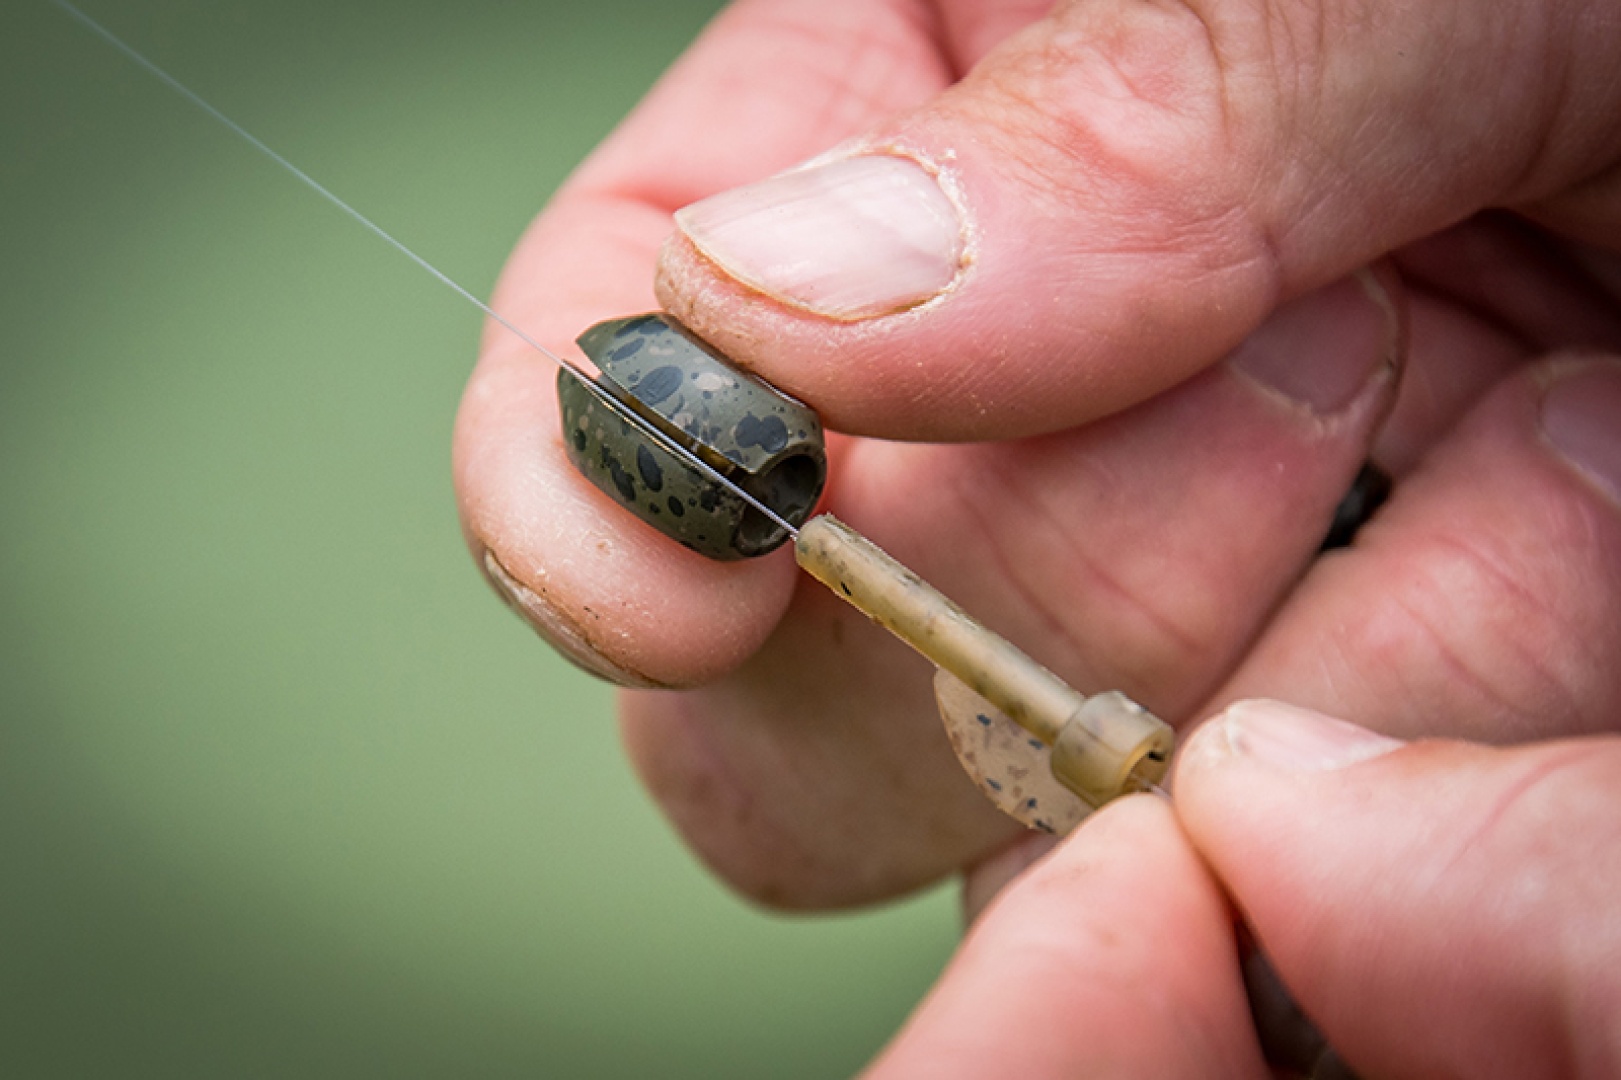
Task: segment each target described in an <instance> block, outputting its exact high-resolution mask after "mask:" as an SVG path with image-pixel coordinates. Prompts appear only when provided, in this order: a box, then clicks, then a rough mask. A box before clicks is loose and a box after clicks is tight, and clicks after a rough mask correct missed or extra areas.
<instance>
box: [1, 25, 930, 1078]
mask: <svg viewBox="0 0 1621 1080" xmlns="http://www.w3.org/2000/svg"><path fill="white" fill-rule="evenodd" d="M85 2H86V5H87V7H88V8H89V10H91V11H92V12H93V13H94V14H96V15H98V16H99V17H102V18H104V19H105V20H106V21H107V22H108V23H109V24H110V25H112V27H113V28H114V29H115V30H116V31H118V32H119V33H121V34H124V35H125V36H127V38H128V39H129V40H131V41H132V42H133V43H134V44H136V45H137V46H138V47H139V48H141V49H143V50H145V51H147V52H148V53H149V54H150V55H151V56H152V57H153V58H154V59H156V60H157V61H158V62H160V63H161V64H163V65H165V66H167V67H168V68H170V69H171V70H172V71H174V72H175V73H176V74H177V75H178V76H179V77H181V78H182V79H183V80H185V81H187V82H189V83H191V84H193V86H194V87H195V88H196V89H198V90H199V91H201V92H202V93H203V94H204V95H205V96H207V97H209V98H211V99H212V100H213V101H214V102H215V103H216V104H218V105H219V106H221V107H222V108H224V109H225V110H226V111H227V112H229V113H231V114H232V115H234V116H235V117H236V118H238V119H239V120H240V121H242V122H243V123H244V124H245V125H247V126H248V127H249V128H250V129H251V130H253V131H255V132H256V133H257V134H259V135H260V136H262V137H263V138H265V139H266V140H267V141H269V142H270V143H271V144H272V145H274V146H276V147H278V148H279V149H281V150H282V151H283V152H285V153H286V154H287V155H288V156H289V157H290V158H292V159H293V160H294V161H296V162H298V163H300V164H301V165H303V166H305V167H306V168H308V169H309V170H310V171H311V172H313V173H314V174H316V175H317V176H318V177H320V178H322V179H323V180H324V181H325V182H327V183H328V184H330V186H332V187H333V188H334V189H336V190H337V191H339V192H340V193H343V194H344V195H345V196H347V197H348V198H350V199H351V200H352V201H353V202H355V203H356V204H357V205H359V206H360V207H362V208H363V209H364V210H366V211H367V212H368V213H371V214H373V215H374V216H375V217H376V218H377V219H378V220H380V221H381V222H382V223H384V224H385V225H386V226H388V227H391V228H394V229H396V230H397V231H398V232H399V233H400V234H401V235H402V236H403V237H405V238H406V239H407V241H408V242H410V243H412V244H414V245H416V246H417V247H418V248H419V249H420V250H421V251H422V252H424V253H425V254H426V255H427V256H428V257H429V258H430V259H432V260H434V261H436V262H437V263H439V264H440V265H441V266H442V267H443V268H445V269H446V270H447V271H449V272H450V273H451V274H452V275H453V276H456V277H458V278H459V279H460V280H461V281H462V282H463V283H464V284H466V285H467V286H469V287H470V288H471V289H473V290H474V291H475V292H479V293H487V292H488V290H489V287H490V285H491V284H492V282H493V281H494V277H495V274H496V272H497V270H498V268H499V266H500V264H501V261H502V259H503V258H504V256H505V253H506V251H507V249H508V247H509V246H510V245H511V243H512V241H513V240H514V238H515V237H516V236H517V234H518V232H519V231H520V230H521V228H522V227H523V225H524V224H525V222H526V221H527V220H528V219H529V217H530V216H531V215H532V214H533V213H534V212H535V210H536V209H538V207H539V206H540V205H541V203H542V202H543V201H544V200H545V198H546V196H547V194H548V193H549V192H550V191H551V189H552V188H553V187H554V186H555V185H556V184H557V183H558V182H559V181H560V180H561V179H562V177H563V176H564V175H565V173H566V172H567V170H568V169H569V167H570V166H571V165H572V164H573V163H574V162H575V161H577V160H578V159H579V158H580V157H581V156H582V155H583V154H584V153H586V151H587V150H588V149H589V148H590V147H591V146H592V145H593V144H594V143H595V142H596V141H597V140H598V139H599V138H600V137H601V136H602V135H603V134H604V133H605V132H606V131H607V130H608V129H609V127H610V126H611V125H612V124H613V123H614V122H615V120H616V119H617V118H618V117H619V116H621V115H622V114H623V113H624V112H625V110H626V109H628V108H629V107H630V105H631V104H632V103H633V102H634V101H635V100H636V98H637V97H639V96H640V94H641V93H642V92H643V91H644V90H645V89H646V88H647V86H648V85H649V84H650V83H651V81H652V80H653V79H654V78H655V77H656V76H657V74H658V73H659V71H661V70H662V69H663V67H664V66H665V65H666V64H667V63H668V62H669V61H670V60H671V59H672V58H673V57H674V56H675V55H676V54H677V53H678V52H679V50H680V49H681V48H682V46H683V45H684V44H685V43H686V42H687V41H688V40H690V38H691V37H692V35H693V34H694V33H695V32H696V31H697V30H698V28H699V27H700V26H701V25H702V24H703V22H704V20H705V19H706V18H707V17H708V16H709V15H710V14H711V13H712V11H713V8H714V5H713V4H711V3H694V2H688V0H676V2H668V0H667V2H660V3H643V2H632V0H607V2H603V0H598V2H596V3H593V4H591V5H589V6H585V5H575V4H568V3H564V2H562V0H554V2H552V3H531V4H506V3H484V2H474V3H468V2H450V0H445V2H442V3H433V4H430V3H421V2H416V3H400V2H390V3H383V2H348V0H345V2H341V3H339V2H334V0H252V2H209V3H204V2H202V0H147V2H145V3H143V4H141V5H138V6H135V5H121V4H116V3H112V2H99V3H98V2H94V0H85ZM5 8H6V11H5V14H4V15H3V16H0V87H3V93H0V147H3V150H0V154H3V156H0V334H3V341H4V349H3V352H0V1075H4V1076H7V1077H12V1076H17V1077H59V1076H61V1077H66V1076H117V1077H126V1076H165V1077H182V1076H242V1077H246V1076H291V1075H296V1076H323V1075H332V1076H354V1075H387V1076H450V1075H456V1076H501V1075H527V1076H579V1077H620V1076H660V1077H680V1076H692V1077H726V1076H761V1075H772V1076H787V1077H825V1076H837V1075H842V1074H845V1073H848V1072H851V1071H853V1070H854V1069H856V1068H857V1067H859V1065H860V1063H861V1062H863V1061H864V1060H865V1059H866V1058H867V1057H868V1056H869V1055H870V1054H872V1053H873V1052H874V1051H875V1050H876V1049H877V1048H878V1047H879V1046H880V1045H881V1043H882V1041H883V1039H884V1038H885V1037H886V1035H887V1034H888V1033H889V1032H890V1031H891V1030H893V1028H894V1027H895V1026H896V1025H897V1024H898V1023H899V1022H900V1021H901V1020H902V1018H903V1017H904V1015H905V1013H906V1012H907V1010H908V1009H909V1008H910V1006H911V1005H912V1003H913V1002H914V1001H915V1000H916V999H917V998H918V997H919V995H920V994H921V993H922V992H923V991H924V989H925V988H926V986H927V984H928V982H929V981H930V979H931V978H932V977H933V975H934V974H935V972H936V971H937V970H938V968H939V966H940V964H941V963H942V961H943V960H944V958H945V956H946V955H947V954H948V952H949V950H950V948H951V945H952V943H953V941H954V939H955V936H956V916H955V910H954V898H953V897H952V896H951V895H949V892H948V891H946V890H940V891H937V892H935V893H933V894H931V895H929V896H926V897H923V898H921V899H919V900H916V901H913V902H910V903H907V904H903V905H899V906H896V907H892V908H889V909H886V910H883V911H879V912H874V913H869V914H865V915H860V916H844V917H838V918H826V919H804V918H801V919H786V918H781V917H776V916H771V915H766V914H762V913H759V912H757V911H753V910H751V909H749V908H748V907H746V906H745V905H743V904H742V903H741V902H739V901H738V900H736V899H735V898H733V897H731V896H730V895H729V894H727V893H726V892H725V891H724V890H723V889H722V888H721V887H720V886H719V885H718V884H716V883H715V882H713V881H711V880H710V879H708V878H707V877H706V876H705V875H704V873H703V872H702V871H701V870H699V869H698V868H697V867H696V866H695V865H694V864H693V862H692V860H691V859H690V857H689V856H688V855H687V854H686V853H685V851H684V850H683V849H682V848H681V847H680V844H679V842H678V841H677V840H676V839H675V837H674V836H673V835H672V834H671V832H670V831H669V830H668V829H667V828H666V827H665V826H664V824H663V823H662V822H661V821H660V820H659V818H658V816H657V814H656V812H655V811H654V810H653V809H652V808H651V806H650V805H649V803H648V801H647V800H646V799H645V798H644V797H643V795H642V794H641V793H640V792H639V791H638V790H637V788H636V786H635V784H634V782H633V780H632V778H631V776H630V775H629V772H628V769H627V768H626V766H625V765H624V763H623V762H622V761H621V759H620V756H619V753H618V749H617V746H616V741H615V735H614V731H613V725H612V722H611V717H610V703H609V695H608V692H607V691H606V690H605V689H604V688H603V687H601V686H599V685H597V684H595V683H593V682H592V681H590V680H589V679H587V678H585V677H584V676H581V675H578V674H576V673H575V672H574V671H573V670H572V669H570V668H568V667H566V666H565V665H564V664H562V663H561V662H560V661H557V660H556V659H554V658H553V657H552V656H551V655H550V654H549V653H548V652H547V651H546V650H545V649H544V648H543V647H542V646H541V645H540V644H539V643H538V642H537V641H536V640H535V639H534V638H533V637H532V636H531V635H530V634H529V633H528V631H527V630H525V628H524V627H522V626H521V625H520V624H519V623H518V622H517V621H516V620H515V619H514V618H513V617H512V616H511V615H509V614H508V613H507V612H506V611H505V610H504V609H503V608H502V607H501V606H500V605H499V604H498V603H497V602H496V601H495V599H494V598H493V597H492V596H491V595H489V593H488V591H487V589H486V588H485V586H484V585H483V584H482V582H481V581H480V580H479V578H478V577H477V575H476V574H475V572H474V570H473V568H472V566H471V564H470V561H469V560H468V558H467V557H466V555H465V553H464V551H463V549H462V546H461V542H460V539H459V537H458V534H457V528H456V520H455V512H454V507H453V503H452V496H451V489H450V478H449V465H448V455H449V449H448V447H449V438H450V428H451V421H452V417H453V414H454V410H455V406H456V399H457V395H458V393H459V392H460V389H461V385H462V382H463V379H464V378H465V375H466V372H467V369H468V366H469V363H470V360H471V357H472V354H473V350H474V342H475V337H476V334H477V332H478V326H479V318H478V316H477V314H476V313H475V312H474V311H472V310H471V309H470V308H468V307H467V306H465V305H464V304H463V303H462V302H461V301H459V300H457V299H455V298H454V297H453V296H452V295H451V294H450V293H448V292H447V291H445V290H444V289H443V288H442V287H441V286H439V285H437V284H435V283H434V282H432V281H431V280H430V279H429V278H427V277H426V276H425V275H423V274H422V273H421V272H420V271H419V270H417V269H415V268H414V267H412V266H411V265H409V264H408V263H407V262H406V261H405V260H403V259H402V258H400V257H399V256H397V255H395V254H394V253H392V252H391V251H389V250H388V249H387V248H385V247H384V246H383V245H382V244H381V243H380V242H378V241H376V240H375V239H374V238H372V237H370V236H368V235H367V234H365V233H363V232H362V231H361V230H360V229H358V228H357V227H355V226H353V225H351V224H349V223H348V222H346V221H345V220H344V219H342V218H341V217H340V216H339V215H338V214H337V212H336V211H334V210H332V209H331V208H329V207H327V206H325V205H323V204H322V203H320V202H318V201H317V200H316V199H315V197H314V196H312V195H311V194H310V193H308V192H307V191H305V190H304V189H302V188H300V187H298V186H297V185H296V184H295V183H294V182H292V181H291V180H290V179H289V178H288V177H287V176H286V175H284V174H283V173H281V172H279V171H277V170H275V169H274V168H273V167H272V166H270V165H269V164H268V163H266V162H265V161H264V160H263V159H261V158H259V157H258V156H256V155H255V154H254V153H253V152H252V151H251V150H249V149H247V148H246V147H245V146H243V145H242V144H240V143H238V142H236V141H234V140H233V139H232V138H231V137H230V136H228V135H227V134H225V133H224V132H223V131H222V130H221V129H220V128H218V127H217V126H215V125H214V124H213V123H212V122H211V121H208V120H207V119H205V118H204V117H203V116H202V115H201V114H200V113H199V112H197V110H195V109H194V108H192V107H191V106H189V105H187V104H185V103H184V102H183V101H181V100H180V99H178V98H177V97H175V96H174V95H173V94H172V93H171V92H170V91H168V90H167V89H165V88H163V87H162V86H161V85H159V84H157V83H156V82H154V81H153V80H152V79H151V78H150V77H148V76H146V75H145V74H143V73H141V72H140V71H139V70H138V69H136V68H135V67H133V66H132V65H131V64H130V63H129V62H128V61H126V60H124V59H122V58H121V57H119V56H118V55H117V54H115V53H113V52H112V51H111V50H110V49H109V48H108V47H107V46H105V45H104V44H102V43H101V42H99V41H97V40H96V39H94V38H92V37H91V36H90V35H89V34H88V33H87V32H86V31H84V30H83V29H81V28H80V27H78V26H77V25H75V24H74V23H72V22H70V21H69V20H68V19H67V18H66V17H64V16H63V15H61V14H60V13H58V12H56V11H55V10H54V9H51V8H49V7H48V6H47V5H46V4H45V3H44V0H7V2H6V4H5ZM581 256H582V258H587V257H589V252H582V253H581Z"/></svg>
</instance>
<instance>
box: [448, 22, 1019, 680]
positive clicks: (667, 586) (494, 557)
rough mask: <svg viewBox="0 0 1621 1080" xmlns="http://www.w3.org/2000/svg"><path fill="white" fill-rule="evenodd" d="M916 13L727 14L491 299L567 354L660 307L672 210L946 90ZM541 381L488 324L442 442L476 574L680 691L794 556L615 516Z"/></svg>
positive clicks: (753, 637) (558, 638)
mask: <svg viewBox="0 0 1621 1080" xmlns="http://www.w3.org/2000/svg"><path fill="white" fill-rule="evenodd" d="M987 10H990V9H987ZM913 15H914V12H913V10H912V8H911V6H910V5H909V4H907V3H900V2H896V3H874V2H868V0H859V2H833V3H827V2H823V0H778V2H775V3H748V4H742V5H739V6H737V7H735V8H732V9H728V10H727V11H726V12H724V13H723V14H722V15H721V16H720V17H719V18H718V19H717V20H716V21H715V23H714V24H713V25H712V26H711V27H710V29H709V30H708V31H707V32H706V33H705V34H704V36H703V37H702V38H701V39H700V40H699V41H698V42H697V43H696V44H695V45H694V46H693V47H692V49H691V50H689V52H688V54H687V55H686V56H685V57H683V59H682V60H681V61H680V62H679V63H678V64H677V65H676V67H675V68H674V69H673V70H672V71H671V72H670V73H669V74H668V75H667V76H666V77H665V78H664V79H663V80H661V82H660V83H659V85H658V86H657V87H656V88H655V89H654V91H653V92H652V93H651V94H650V95H649V96H648V98H647V100H646V101H645V102H644V103H643V104H642V105H641V106H640V107H639V108H638V109H637V110H636V111H635V113H633V114H632V116H631V117H630V118H628V119H627V120H626V122H625V123H624V125H622V127H621V128H620V130H619V131H618V132H616V133H615V135H614V136H613V137H611V138H610V139H609V140H608V141H607V143H605V144H604V146H603V147H601V148H600V149H599V150H598V151H597V152H596V153H595V154H593V156H592V157H591V159H590V160H589V161H588V162H587V163H586V164H585V165H584V166H582V168H581V169H580V170H579V172H578V173H577V174H576V175H575V176H574V177H573V178H571V179H570V181H569V182H568V184H566V185H565V187H564V189H563V190H562V191H561V192H560V193H559V194H558V196H557V197H556V199H555V200H554V201H553V203H552V204H551V205H550V206H549V207H548V208H547V210H546V211H545V212H544V213H543V214H542V215H541V216H540V218H539V219H538V220H537V221H536V222H535V223H534V225H533V226H532V227H531V228H530V230H529V231H528V232H527V233H526V234H525V236H524V238H523V240H522V241H521V243H520V244H519V246H518V248H517V250H516V251H515V252H514V254H513V256H512V259H511V261H510V262H509V264H508V266H507V268H506V270H505V272H504V273H503V275H502V278H501V283H500V285H499V287H498V288H497V290H496V295H495V297H494V298H493V305H494V307H495V308H496V310H498V311H500V312H502V313H503V315H504V316H505V317H506V318H507V319H508V320H509V321H511V322H514V323H516V324H517V325H519V326H521V327H523V328H524V329H525V331H526V332H527V333H528V334H529V336H530V337H532V338H534V339H535V340H537V341H539V342H541V343H542V344H544V345H546V346H547V347H549V348H551V349H553V350H554V351H557V352H559V353H562V354H565V355H569V354H572V346H571V344H570V343H571V341H572V339H573V338H574V337H575V336H576V335H577V334H579V333H580V332H581V331H583V330H584V329H585V328H586V327H588V326H590V325H591V324H593V323H594V322H597V321H599V320H601V319H605V318H609V317H613V316H619V315H624V314H627V313H633V312H637V311H646V310H648V309H650V308H653V307H654V306H656V300H655V299H654V296H653V293H652V287H651V268H652V266H653V262H654V258H655V254H656V252H657V250H658V246H659V244H660V242H661V241H662V240H663V239H664V237H665V236H666V235H667V234H668V232H669V228H670V216H669V215H670V212H671V211H672V210H673V209H674V208H675V207H676V206H679V205H681V203H683V202H686V201H690V200H691V199H693V198H697V197H698V196H700V195H703V194H707V193H709V192H711V191H714V190H716V189H718V188H721V187H725V186H728V185H730V184H735V183H739V182H741V181H743V180H746V179H752V178H755V177H757V176H760V175H763V174H765V173H769V172H772V171H775V170H777V169H780V168H782V167H785V166H786V165H788V164H789V163H791V162H793V161H795V160H798V159H799V158H801V157H803V156H805V155H806V154H809V153H812V152H814V151H815V150H818V149H820V148H822V147H823V146H825V145H827V143H829V142H832V141H836V140H838V139H841V138H844V137H846V136H848V135H850V134H852V133H854V132H855V131H859V130H861V129H862V128H863V127H865V126H867V125H870V124H871V123H874V122H876V120H877V119H878V118H879V117H881V116H884V115H888V114H889V113H891V112H893V111H897V110H901V109H904V108H907V107H911V106H913V105H916V104H917V103H919V102H920V101H922V100H925V99H926V98H927V97H928V96H930V95H932V94H933V93H935V92H937V91H938V90H939V89H940V88H941V87H942V86H944V85H945V83H946V81H947V80H948V78H949V76H950V73H949V65H948V63H947V61H946V60H945V59H944V58H943V57H942V55H941V50H940V48H939V45H938V43H937V42H936V41H935V40H934V39H933V37H932V36H931V34H930V27H929V26H928V24H927V23H926V22H923V23H920V22H919V21H918V20H917V19H915V18H914V17H913ZM739 88H746V92H740V89H739ZM554 377H555V372H554V371H553V370H552V369H551V367H550V365H548V364H546V363H545V362H544V361H542V360H541V359H540V358H538V357H536V356H535V355H534V353H533V352H532V350H530V349H529V348H528V347H527V346H526V345H524V344H523V343H522V342H520V341H519V340H517V339H516V338H515V337H513V336H512V335H511V334H509V333H507V332H505V331H504V330H502V329H501V328H500V327H498V326H495V325H493V324H492V325H491V326H490V327H489V329H488V331H487V333H486V336H485V342H484V347H483V350H482V355H481V357H480V360H479V364H478V367H477V369H476V370H475V371H474V373H473V375H472V377H471V379H470V381H469V383H468V387H467V391H466V393H465V395H464V397H463V401H462V407H461V410H460V413H459V415H458V418H457V425H456V436H455V452H454V459H455V476H456V489H457V498H458V503H459V506H460V510H461V515H462V521H463V528H464V532H465V533H466V536H467V539H468V543H469V546H470V547H471V548H472V549H473V553H474V557H475V559H476V560H477V561H478V563H479V566H480V568H481V569H482V570H483V571H484V572H485V574H486V575H487V576H488V577H489V578H490V580H491V582H492V584H494V585H495V587H496V589H497V591H498V592H499V593H500V594H501V595H502V596H503V597H504V598H506V600H507V601H508V603H510V604H511V605H512V606H513V607H514V608H515V609H516V610H517V611H518V612H519V614H520V615H522V616H523V617H524V618H525V619H526V620H527V621H529V622H530V623H531V624H532V625H534V626H535V627H536V629H538V630H539V631H540V632H541V633H542V634H543V635H544V636H546V637H547V638H548V639H549V640H550V641H551V642H552V643H553V644H554V645H556V646H557V647H558V648H559V649H560V650H561V651H562V652H563V653H564V654H565V655H568V656H569V657H571V658H572V659H574V660H575V661H576V662H577V663H579V664H581V665H582V666H584V667H586V668H587V669H589V670H591V671H593V672H595V673H597V674H599V675H603V676H605V677H607V678H611V679H614V680H615V681H617V682H621V683H624V684H628V685H643V686H645V685H672V684H685V683H688V682H692V681H697V680H702V679H705V678H710V677H713V676H714V675H715V674H717V673H718V672H720V671H723V670H725V669H727V668H729V667H732V666H734V665H735V664H737V663H738V662H739V661H740V660H741V659H742V658H743V657H744V656H746V655H747V654H748V653H749V652H750V651H752V649H753V648H754V647H755V646H757V645H758V643H759V641H760V639H761V638H762V637H763V636H764V635H765V634H766V633H767V632H768V631H769V629H770V627H771V625H772V624H773V623H774V622H775V621H776V619H777V617H778V616H779V615H780V614H781V611H782V609H783V606H784V605H785V604H786V603H787V600H788V596H789V593H790V591H791V588H792V586H791V582H792V578H793V570H792V566H791V563H790V562H789V561H788V560H787V558H786V556H778V557H776V558H768V559H761V560H754V561H752V562H749V563H742V564H732V565H727V566H721V565H718V564H714V563H711V562H709V561H708V560H705V559H703V558H701V557H699V556H697V555H694V554H693V553H691V552H689V551H686V550H685V549H683V548H681V547H679V546H678V545H676V544H672V543H670V542H668V541H667V540H666V539H665V538H664V537H662V536H659V535H658V534H655V533H653V532H651V531H650V530H648V529H647V528H646V526H644V525H642V524H641V523H640V522H638V521H636V520H634V519H633V518H631V517H629V516H628V515H626V514H624V513H623V512H622V511H620V510H619V509H618V508H617V507H616V506H615V504H614V503H613V501H612V500H611V499H609V498H608V497H607V496H605V495H603V494H602V493H601V492H599V491H597V490H596V489H595V488H593V487H592V486H591V485H590V484H589V483H588V482H587V481H585V480H584V479H583V478H582V477H581V476H580V475H579V474H578V473H577V472H576V471H575V470H574V468H573V467H572V466H571V465H570V464H569V463H568V460H567V457H566V454H565V452H564V447H563V444H562V434H561V431H560V425H559V420H558V412H557V403H556V395H555V392H554V390H553V379H554Z"/></svg>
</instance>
